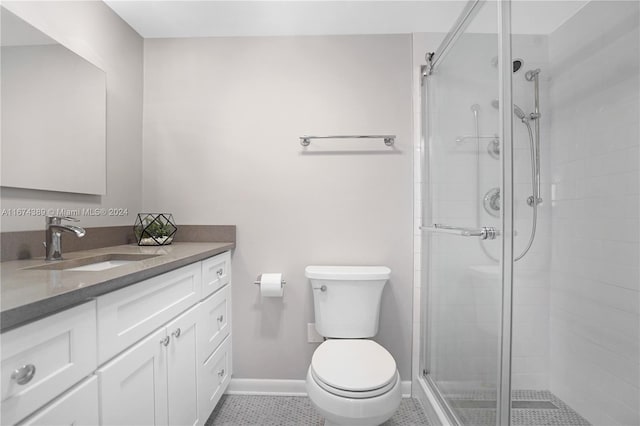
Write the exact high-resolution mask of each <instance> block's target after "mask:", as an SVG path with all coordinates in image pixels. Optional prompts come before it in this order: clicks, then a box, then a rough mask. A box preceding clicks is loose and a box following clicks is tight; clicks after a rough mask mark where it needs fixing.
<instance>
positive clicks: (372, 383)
mask: <svg viewBox="0 0 640 426" xmlns="http://www.w3.org/2000/svg"><path fill="white" fill-rule="evenodd" d="M310 372H311V376H312V378H313V379H314V380H315V381H316V383H317V384H318V385H319V386H320V387H321V388H323V389H324V390H326V391H327V392H329V393H332V394H334V395H337V396H343V397H347V398H372V397H375V396H379V395H382V394H384V393H386V392H388V391H389V390H390V389H392V388H393V387H394V386H395V384H396V382H397V381H398V380H399V378H398V371H397V368H396V362H395V360H394V359H393V357H392V356H391V354H390V353H389V352H388V351H387V350H386V349H385V348H383V347H382V346H380V345H379V344H378V343H376V342H374V341H373V340H368V339H332V340H327V341H325V342H324V343H322V344H321V345H320V346H319V347H318V348H317V349H316V350H315V352H314V354H313V358H312V360H311V368H310Z"/></svg>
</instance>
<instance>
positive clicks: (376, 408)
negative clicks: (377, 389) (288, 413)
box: [306, 369, 402, 426]
mask: <svg viewBox="0 0 640 426" xmlns="http://www.w3.org/2000/svg"><path fill="white" fill-rule="evenodd" d="M396 374H397V373H396ZM306 388H307V394H308V395H309V399H310V400H311V403H312V404H313V406H314V407H315V408H316V410H317V411H318V412H319V413H320V415H321V416H322V417H324V418H325V423H324V424H325V426H377V425H380V424H382V423H384V422H386V421H387V420H389V419H390V418H391V417H392V416H393V414H394V413H395V412H396V410H397V409H398V407H400V401H401V399H402V390H401V389H400V377H399V376H398V377H397V380H396V384H395V385H394V386H393V388H392V389H391V390H390V391H389V392H387V393H385V394H383V395H380V396H376V397H373V398H364V399H354V398H345V397H341V396H336V395H333V394H331V393H329V392H327V391H325V390H324V389H322V388H321V387H320V385H318V384H317V383H316V381H315V379H314V378H313V377H312V375H311V369H309V371H308V372H307V382H306Z"/></svg>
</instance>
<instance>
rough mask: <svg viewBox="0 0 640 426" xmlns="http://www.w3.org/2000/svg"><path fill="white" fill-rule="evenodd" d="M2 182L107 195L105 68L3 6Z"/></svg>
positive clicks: (42, 188)
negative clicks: (81, 55) (103, 69)
mask: <svg viewBox="0 0 640 426" xmlns="http://www.w3.org/2000/svg"><path fill="white" fill-rule="evenodd" d="M0 19H1V22H0V24H1V27H0V28H1V39H0V40H1V49H2V50H1V52H0V54H1V57H2V61H1V74H0V75H1V90H2V91H1V95H0V98H1V107H2V110H1V127H2V130H1V136H2V139H1V141H2V145H1V166H2V168H1V169H0V170H1V172H0V185H2V186H6V187H14V188H29V189H39V190H47V191H62V192H74V193H81V194H97V195H102V194H105V193H106V76H105V73H104V71H102V70H101V69H100V68H98V67H96V66H95V65H93V64H92V63H90V62H88V61H87V60H85V59H84V58H82V57H80V56H78V55H77V54H76V53H74V52H72V51H71V50H69V49H67V48H66V47H64V46H63V45H61V44H60V43H58V42H57V41H55V40H53V39H52V38H50V37H48V36H47V35H46V34H44V33H42V32H41V31H40V30H38V29H36V28H34V27H33V26H31V25H30V24H28V23H27V22H25V21H23V20H22V19H21V18H19V17H18V16H16V15H15V14H13V13H11V12H9V11H8V10H7V9H5V8H0Z"/></svg>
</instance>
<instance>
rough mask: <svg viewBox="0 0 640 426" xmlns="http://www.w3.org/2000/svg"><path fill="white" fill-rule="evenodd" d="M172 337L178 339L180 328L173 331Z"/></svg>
mask: <svg viewBox="0 0 640 426" xmlns="http://www.w3.org/2000/svg"><path fill="white" fill-rule="evenodd" d="M171 334H172V335H173V336H175V338H176V339H177V338H178V337H180V327H178V329H177V330H176V331H174V332H173V333H171Z"/></svg>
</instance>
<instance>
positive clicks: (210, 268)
mask: <svg viewBox="0 0 640 426" xmlns="http://www.w3.org/2000/svg"><path fill="white" fill-rule="evenodd" d="M230 280H231V253H230V252H228V251H226V252H224V253H222V254H219V255H217V256H214V257H212V258H209V259H205V260H203V261H202V297H207V296H208V295H210V294H212V293H213V292H215V291H216V290H217V289H219V288H220V287H222V286H223V285H225V284H227V283H228V282H229V281H230Z"/></svg>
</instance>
